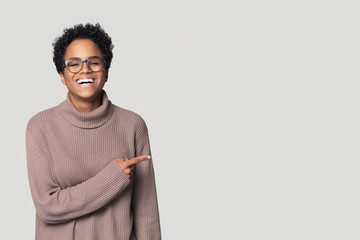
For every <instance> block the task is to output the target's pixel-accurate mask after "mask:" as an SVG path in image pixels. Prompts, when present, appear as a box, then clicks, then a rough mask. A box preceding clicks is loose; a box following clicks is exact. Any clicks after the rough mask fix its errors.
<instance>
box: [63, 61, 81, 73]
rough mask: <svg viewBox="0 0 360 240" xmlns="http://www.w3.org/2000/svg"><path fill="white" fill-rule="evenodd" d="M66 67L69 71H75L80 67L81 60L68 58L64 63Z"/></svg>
mask: <svg viewBox="0 0 360 240" xmlns="http://www.w3.org/2000/svg"><path fill="white" fill-rule="evenodd" d="M66 67H67V68H68V69H69V71H70V72H73V73H76V72H78V71H80V69H81V61H80V60H79V59H70V60H69V61H68V62H67V63H66Z"/></svg>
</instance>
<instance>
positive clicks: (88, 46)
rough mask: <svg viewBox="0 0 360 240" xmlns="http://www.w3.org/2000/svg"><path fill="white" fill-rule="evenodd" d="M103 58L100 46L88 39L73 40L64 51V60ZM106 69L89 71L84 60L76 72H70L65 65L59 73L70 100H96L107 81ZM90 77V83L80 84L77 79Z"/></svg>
mask: <svg viewBox="0 0 360 240" xmlns="http://www.w3.org/2000/svg"><path fill="white" fill-rule="evenodd" d="M94 56H96V57H100V58H103V55H102V53H101V50H100V48H99V47H98V46H97V45H96V43H94V42H93V41H92V40H90V39H77V40H74V41H73V42H72V43H71V44H70V45H69V46H68V47H67V48H66V51H65V55H64V60H65V61H66V60H68V59H70V58H80V59H81V60H87V59H89V58H90V57H94ZM107 76H108V70H106V68H105V67H104V68H103V69H102V70H101V71H99V72H93V71H91V70H90V69H89V68H88V66H87V64H86V62H84V63H83V67H82V69H81V70H80V72H78V73H71V72H70V71H69V70H68V69H67V68H66V67H65V68H64V70H63V73H60V78H61V81H62V83H63V84H64V85H66V87H67V88H68V90H69V97H70V99H71V101H73V102H74V101H96V100H97V99H98V98H99V96H100V93H101V90H102V89H103V87H104V85H105V82H106V81H107ZM83 79H91V80H93V81H94V82H93V83H92V84H80V83H77V82H78V81H79V80H83Z"/></svg>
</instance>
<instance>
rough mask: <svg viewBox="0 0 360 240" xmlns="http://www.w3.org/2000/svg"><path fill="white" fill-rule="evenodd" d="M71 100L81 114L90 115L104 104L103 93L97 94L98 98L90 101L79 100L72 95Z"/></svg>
mask: <svg viewBox="0 0 360 240" xmlns="http://www.w3.org/2000/svg"><path fill="white" fill-rule="evenodd" d="M69 98H70V101H71V103H72V104H73V105H74V107H75V108H76V109H77V110H78V111H79V112H81V113H90V112H92V111H94V110H95V109H97V108H98V107H100V106H101V102H102V94H101V92H100V93H99V94H97V96H96V97H94V98H93V99H90V100H84V99H77V98H75V97H74V96H72V95H71V94H69Z"/></svg>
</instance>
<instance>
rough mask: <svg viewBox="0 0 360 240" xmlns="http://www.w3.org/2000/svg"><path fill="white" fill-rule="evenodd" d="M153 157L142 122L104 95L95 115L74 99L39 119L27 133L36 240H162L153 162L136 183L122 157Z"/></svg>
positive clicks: (141, 167)
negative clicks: (82, 109)
mask: <svg viewBox="0 0 360 240" xmlns="http://www.w3.org/2000/svg"><path fill="white" fill-rule="evenodd" d="M140 155H151V152H150V143H149V135H148V131H147V126H146V124H145V122H144V120H143V118H142V117H141V116H139V115H138V114H137V113H135V112H132V111H130V110H127V109H124V108H121V107H118V106H116V105H114V104H112V103H111V101H110V100H108V96H107V94H106V92H105V91H104V90H102V104H101V106H99V107H98V108H97V109H95V110H94V111H92V112H90V113H86V114H85V113H81V112H79V111H77V109H76V108H75V107H74V105H73V104H72V103H71V101H70V99H69V94H67V99H66V100H65V101H63V102H62V103H60V104H59V105H58V106H55V107H53V108H50V109H47V110H44V111H41V112H39V113H37V114H35V115H34V116H33V117H31V119H30V120H29V122H28V125H27V129H26V157H27V169H28V179H29V184H30V189H31V195H32V198H33V201H34V205H35V209H36V229H35V239H36V240H57V239H58V240H135V239H136V240H159V239H161V234H160V222H159V212H158V204H157V195H156V186H155V178H154V170H153V161H152V159H150V160H147V161H143V162H140V163H138V164H136V166H135V170H134V174H133V177H132V179H129V178H128V177H127V175H126V174H125V173H124V171H123V170H122V168H121V167H120V166H119V164H118V163H117V162H116V160H115V159H116V158H122V157H125V156H126V157H128V158H129V159H130V158H133V157H136V156H140Z"/></svg>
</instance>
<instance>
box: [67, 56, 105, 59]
mask: <svg viewBox="0 0 360 240" xmlns="http://www.w3.org/2000/svg"><path fill="white" fill-rule="evenodd" d="M92 57H98V58H102V57H100V56H90V57H88V58H87V59H90V58H92ZM69 59H80V60H82V59H81V58H79V57H72V58H69ZM69 59H68V60H69ZM87 59H86V60H87Z"/></svg>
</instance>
